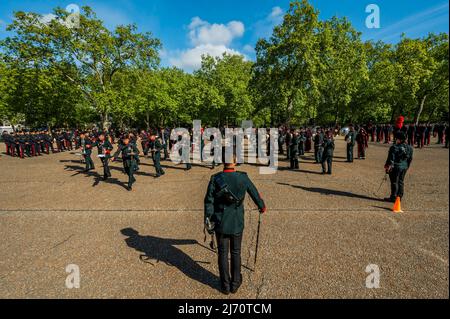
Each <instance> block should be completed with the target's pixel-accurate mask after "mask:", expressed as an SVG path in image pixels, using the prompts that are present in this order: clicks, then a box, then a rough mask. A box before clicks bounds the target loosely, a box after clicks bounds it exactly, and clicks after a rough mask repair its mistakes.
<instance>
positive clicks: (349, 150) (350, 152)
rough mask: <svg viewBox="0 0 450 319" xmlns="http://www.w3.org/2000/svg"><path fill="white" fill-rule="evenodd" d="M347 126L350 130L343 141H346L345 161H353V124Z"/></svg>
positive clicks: (354, 138)
mask: <svg viewBox="0 0 450 319" xmlns="http://www.w3.org/2000/svg"><path fill="white" fill-rule="evenodd" d="M349 128H350V131H349V132H348V134H347V136H346V137H345V141H346V142H347V163H353V159H354V157H353V149H354V148H355V141H356V134H355V128H354V127H353V124H350V125H349Z"/></svg>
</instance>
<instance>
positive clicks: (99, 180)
mask: <svg viewBox="0 0 450 319" xmlns="http://www.w3.org/2000/svg"><path fill="white" fill-rule="evenodd" d="M65 170H66V171H70V172H76V173H75V174H73V175H72V176H71V177H74V176H77V175H80V174H84V175H86V177H93V178H94V183H93V184H92V187H96V186H98V185H99V184H100V183H107V184H113V185H118V186H120V187H122V188H124V189H128V188H127V184H126V183H124V182H121V181H119V180H118V179H117V178H111V177H110V178H108V179H107V180H104V179H103V176H102V175H100V174H99V173H97V172H93V171H90V172H85V171H84V168H83V167H81V166H75V165H66V168H65Z"/></svg>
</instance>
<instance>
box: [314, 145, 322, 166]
mask: <svg viewBox="0 0 450 319" xmlns="http://www.w3.org/2000/svg"><path fill="white" fill-rule="evenodd" d="M322 155H323V148H321V147H317V146H315V147H314V158H315V160H316V163H322Z"/></svg>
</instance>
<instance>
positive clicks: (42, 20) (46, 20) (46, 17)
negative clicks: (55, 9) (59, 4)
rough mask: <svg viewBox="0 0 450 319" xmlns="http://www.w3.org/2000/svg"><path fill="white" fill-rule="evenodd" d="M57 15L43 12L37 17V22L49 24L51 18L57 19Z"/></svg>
mask: <svg viewBox="0 0 450 319" xmlns="http://www.w3.org/2000/svg"><path fill="white" fill-rule="evenodd" d="M57 18H58V17H57V16H56V15H54V14H53V13H48V14H44V15H42V16H41V17H40V18H39V22H40V23H42V24H49V23H50V22H52V21H53V20H55V19H57Z"/></svg>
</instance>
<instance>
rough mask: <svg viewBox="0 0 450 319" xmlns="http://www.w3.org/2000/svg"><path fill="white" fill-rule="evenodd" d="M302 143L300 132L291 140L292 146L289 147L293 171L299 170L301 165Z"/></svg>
mask: <svg viewBox="0 0 450 319" xmlns="http://www.w3.org/2000/svg"><path fill="white" fill-rule="evenodd" d="M299 143H300V137H299V135H298V132H295V133H294V134H293V136H292V138H291V144H290V145H289V149H290V151H289V153H290V159H291V169H299V168H300V164H299V160H298V145H299Z"/></svg>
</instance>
